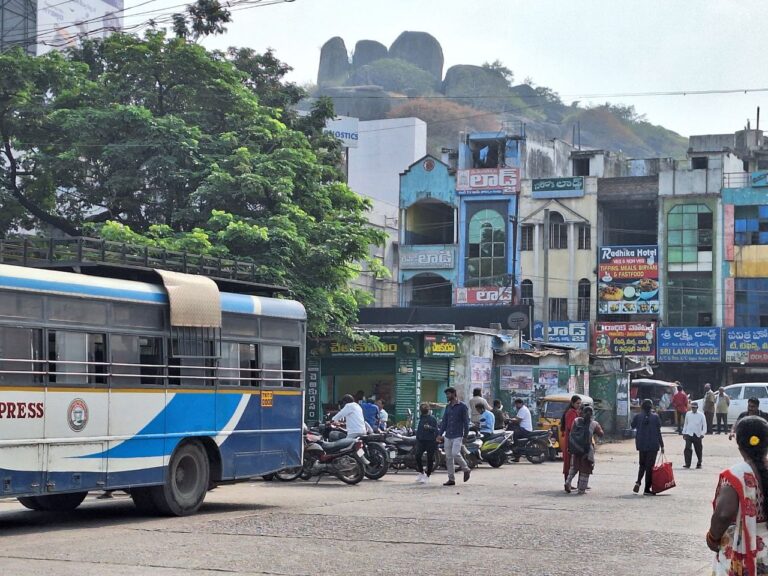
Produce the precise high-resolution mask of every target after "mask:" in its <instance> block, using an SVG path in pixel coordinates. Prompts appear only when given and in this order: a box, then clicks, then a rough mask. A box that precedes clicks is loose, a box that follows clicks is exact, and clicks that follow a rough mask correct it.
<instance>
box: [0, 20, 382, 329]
mask: <svg viewBox="0 0 768 576" xmlns="http://www.w3.org/2000/svg"><path fill="white" fill-rule="evenodd" d="M214 7H215V6H214ZM191 16H192V17H193V18H192V22H193V26H192V27H191V29H192V32H193V34H192V35H193V36H194V35H195V34H204V33H206V28H205V26H203V25H201V26H198V28H199V29H197V28H195V27H194V22H195V19H194V14H191ZM178 27H180V24H179V26H178ZM179 32H180V30H179V31H177V33H179ZM288 70H289V68H288V67H287V66H285V65H284V64H282V63H281V62H280V61H279V60H277V59H276V58H275V57H274V54H272V53H271V52H267V53H265V54H256V53H255V52H253V51H251V50H248V49H230V50H229V51H227V52H209V51H207V50H205V49H204V48H203V47H201V46H199V45H197V44H195V43H193V42H191V41H190V40H189V39H188V38H187V37H186V36H184V35H183V34H179V36H177V37H175V38H169V37H167V36H166V34H165V33H163V32H160V31H151V32H149V33H148V34H146V36H145V37H144V38H138V37H136V36H133V35H126V34H114V35H112V36H110V37H109V38H107V39H104V40H95V41H86V42H85V43H84V44H83V45H82V46H81V47H79V48H77V49H74V50H71V51H69V52H68V53H66V54H63V55H62V54H59V53H50V54H47V55H45V56H42V57H37V58H33V57H29V56H26V55H25V54H23V53H22V52H21V51H16V52H11V53H5V54H2V55H0V77H2V78H3V82H2V84H0V148H1V150H0V235H7V234H9V233H11V232H13V231H14V230H18V229H20V228H27V229H29V228H34V229H37V230H53V231H57V232H63V233H65V234H69V235H81V234H84V233H87V234H90V235H99V236H102V237H106V238H111V239H125V240H130V241H133V242H138V243H142V242H144V243H152V244H154V245H160V246H166V247H169V248H174V249H178V248H180V247H181V248H191V249H194V250H196V251H203V252H208V253H214V254H219V255H229V256H235V257H239V258H250V259H252V260H253V261H254V262H256V263H257V264H258V266H259V270H260V272H261V277H260V280H261V281H263V282H267V283H272V284H283V285H287V286H288V287H290V288H292V289H293V291H294V293H295V294H296V297H297V298H298V299H300V300H301V301H302V302H303V303H304V304H305V306H306V307H307V309H308V311H309V314H310V331H311V332H312V333H313V334H316V335H320V334H324V333H327V332H328V331H330V330H344V329H345V328H346V327H348V326H349V325H350V323H351V322H353V321H354V319H355V317H356V310H357V307H358V304H359V303H360V299H361V298H362V297H363V296H362V295H361V294H359V293H357V292H355V291H353V290H351V289H350V288H348V285H347V284H348V281H349V280H350V279H351V278H352V277H354V275H356V274H357V273H358V270H359V266H358V265H357V264H356V263H357V262H360V261H365V260H367V259H368V254H369V247H370V245H371V244H377V243H380V242H382V237H381V234H380V233H379V232H377V231H375V230H374V229H372V228H370V227H369V226H368V225H367V219H366V212H367V210H369V209H370V205H369V203H368V201H366V200H364V199H362V198H361V197H360V196H358V195H357V194H355V193H354V192H352V191H351V190H350V189H349V187H348V186H347V185H346V184H344V183H343V182H342V180H341V175H340V172H339V169H338V166H339V159H340V148H339V145H338V143H337V142H336V141H335V140H334V139H333V138H331V137H329V136H327V135H325V134H324V133H323V131H322V128H323V126H324V124H325V120H326V119H327V118H328V117H329V116H331V115H332V114H333V110H332V106H331V105H330V104H329V102H328V101H324V100H323V101H320V102H319V103H318V104H317V105H316V106H315V108H314V109H313V110H312V112H311V113H310V114H309V115H307V116H302V117H300V116H298V115H296V114H295V113H293V112H292V110H291V106H292V105H293V104H295V103H296V102H297V101H298V100H299V99H300V98H301V97H302V96H303V92H302V91H301V90H300V89H299V88H298V87H296V86H294V85H291V84H286V83H284V82H283V76H284V75H285V74H286V72H287V71H288Z"/></svg>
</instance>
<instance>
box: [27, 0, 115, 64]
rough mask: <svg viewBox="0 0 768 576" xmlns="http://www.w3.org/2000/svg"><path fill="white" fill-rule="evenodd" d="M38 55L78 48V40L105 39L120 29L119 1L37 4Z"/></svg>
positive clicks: (49, 0)
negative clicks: (84, 38) (86, 38)
mask: <svg viewBox="0 0 768 576" xmlns="http://www.w3.org/2000/svg"><path fill="white" fill-rule="evenodd" d="M36 6H37V42H38V43H37V52H36V53H37V55H38V56H40V55H42V54H45V53H46V52H50V51H51V50H55V49H59V50H63V49H64V48H68V47H71V46H75V45H77V43H78V41H79V39H80V38H83V37H86V36H87V37H88V38H90V39H96V38H106V37H107V36H108V35H109V34H111V33H112V32H113V31H115V30H120V29H122V27H123V2H122V0H105V1H103V2H102V1H101V0H77V1H76V2H73V1H69V2H67V1H61V0H39V1H38V2H37V3H36Z"/></svg>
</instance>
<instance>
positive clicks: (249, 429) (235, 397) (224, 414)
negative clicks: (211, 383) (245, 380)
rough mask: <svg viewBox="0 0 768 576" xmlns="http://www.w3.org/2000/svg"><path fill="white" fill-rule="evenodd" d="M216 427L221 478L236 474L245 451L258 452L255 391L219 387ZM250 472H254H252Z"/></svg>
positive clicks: (257, 405) (256, 397)
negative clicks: (219, 451)
mask: <svg viewBox="0 0 768 576" xmlns="http://www.w3.org/2000/svg"><path fill="white" fill-rule="evenodd" d="M216 427H217V429H218V431H219V433H218V435H217V437H216V443H217V444H218V445H219V449H220V450H221V465H222V471H221V472H222V473H221V476H222V480H232V479H233V478H235V477H236V476H237V472H236V470H237V468H238V467H240V468H242V467H243V466H244V465H247V460H248V459H249V457H248V456H247V455H258V452H259V445H258V440H257V437H258V430H259V428H260V427H261V415H260V407H259V394H258V391H254V390H249V389H246V390H245V391H241V390H239V389H233V390H228V389H219V391H218V393H217V395H216ZM233 436H236V438H233ZM253 469H254V470H255V469H256V467H253ZM250 475H256V472H252V473H251V474H250Z"/></svg>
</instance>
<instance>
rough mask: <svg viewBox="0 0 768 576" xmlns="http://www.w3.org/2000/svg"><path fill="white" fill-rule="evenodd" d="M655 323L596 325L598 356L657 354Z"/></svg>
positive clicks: (596, 351)
mask: <svg viewBox="0 0 768 576" xmlns="http://www.w3.org/2000/svg"><path fill="white" fill-rule="evenodd" d="M655 333H656V324H655V323H654V322H597V323H595V340H594V352H595V354H596V355H597V356H650V357H651V358H653V357H654V356H655V354H656V346H655V343H654V340H655V339H654V335H655Z"/></svg>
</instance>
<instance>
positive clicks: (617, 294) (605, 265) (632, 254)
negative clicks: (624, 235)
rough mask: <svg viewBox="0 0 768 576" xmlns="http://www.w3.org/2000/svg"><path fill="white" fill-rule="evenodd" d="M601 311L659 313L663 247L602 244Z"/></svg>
mask: <svg viewBox="0 0 768 576" xmlns="http://www.w3.org/2000/svg"><path fill="white" fill-rule="evenodd" d="M598 280H599V284H598V297H597V312H598V313H599V314H658V313H659V247H658V246H601V247H600V249H599V258H598Z"/></svg>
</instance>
